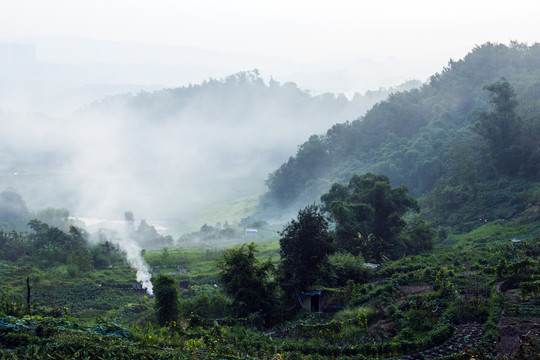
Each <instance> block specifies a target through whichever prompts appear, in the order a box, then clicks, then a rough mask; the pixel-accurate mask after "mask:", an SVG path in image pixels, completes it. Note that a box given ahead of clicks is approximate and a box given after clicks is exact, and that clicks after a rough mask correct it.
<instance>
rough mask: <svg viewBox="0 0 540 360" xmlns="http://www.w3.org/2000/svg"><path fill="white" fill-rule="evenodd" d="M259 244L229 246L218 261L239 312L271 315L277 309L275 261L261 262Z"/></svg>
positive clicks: (219, 276) (223, 282) (222, 277)
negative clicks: (271, 277) (233, 247)
mask: <svg viewBox="0 0 540 360" xmlns="http://www.w3.org/2000/svg"><path fill="white" fill-rule="evenodd" d="M256 252H257V246H256V245H255V243H251V244H243V245H242V246H241V247H239V248H235V249H228V250H227V251H225V253H223V255H222V256H221V257H220V258H219V259H218V260H217V266H218V268H219V274H218V278H219V281H220V283H221V284H222V286H223V287H224V289H225V292H226V293H227V294H229V295H230V296H231V297H232V299H233V306H234V308H235V312H236V314H238V315H240V316H245V315H248V314H251V313H256V312H261V313H262V314H263V315H264V316H265V317H270V316H271V315H272V314H271V310H272V309H273V308H275V295H274V288H275V285H274V283H273V282H272V281H270V279H269V277H270V272H271V271H272V270H273V264H272V263H271V261H270V260H268V261H266V262H263V263H261V262H259V260H258V259H257V258H256V257H255V253H256Z"/></svg>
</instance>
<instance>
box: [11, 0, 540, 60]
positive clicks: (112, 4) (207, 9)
mask: <svg viewBox="0 0 540 360" xmlns="http://www.w3.org/2000/svg"><path fill="white" fill-rule="evenodd" d="M2 2H3V4H2V11H1V12H0V37H13V36H73V37H84V38H91V39H96V40H115V41H130V42H141V43H148V44H161V45H170V46H194V47H198V48H203V49H209V50H220V51H234V52H241V53H254V54H258V55H272V56H276V55H278V56H284V57H291V58H294V59H296V60H302V61H310V60H315V59H320V58H325V57H333V56H339V55H341V54H349V55H355V56H367V57H373V58H377V57H378V58H381V57H388V56H392V57H409V58H413V59H414V58H422V57H432V58H439V59H441V61H442V62H443V65H444V64H445V63H446V62H447V60H448V59H449V58H453V59H459V58H462V57H463V56H464V55H465V54H466V53H467V52H468V51H470V49H472V47H474V46H475V45H477V44H482V43H485V42H487V41H492V42H502V43H508V42H509V41H510V40H518V41H521V42H528V43H532V42H536V41H538V40H539V39H540V26H538V14H539V13H540V2H539V1H537V0H513V1H507V0H505V1H499V0H496V1H493V0H489V1H484V0H481V1H470V0H467V1H464V0H457V1H455V0H454V1H436V0H408V1H403V0H378V1H359V0H332V1H328V0H272V1H253V0H229V1H222V0H198V1H183V0H153V1H148V0H129V1H127V0H115V1H110V0H92V1H73V0H40V1H35V0H17V1H6V0H4V1H2Z"/></svg>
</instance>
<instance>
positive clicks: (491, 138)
mask: <svg viewBox="0 0 540 360" xmlns="http://www.w3.org/2000/svg"><path fill="white" fill-rule="evenodd" d="M484 89H485V90H489V91H490V92H491V98H490V103H491V105H493V107H494V110H493V111H492V112H489V113H488V112H485V111H481V112H478V113H477V115H476V116H477V117H478V121H477V122H476V123H474V126H473V130H474V131H475V132H476V133H478V134H479V135H480V136H482V137H483V138H484V139H485V140H486V142H487V144H488V147H489V149H490V155H491V157H492V158H493V159H494V161H495V167H496V168H497V169H498V170H499V171H501V172H503V173H506V174H515V173H516V172H517V171H518V170H519V165H520V164H521V162H522V161H523V160H524V159H523V156H522V155H523V154H521V153H520V151H519V150H520V149H519V143H520V140H521V131H522V125H521V119H520V118H519V116H518V115H517V114H516V107H517V104H518V103H517V100H516V94H515V92H514V89H513V88H512V86H511V85H510V83H508V81H507V80H506V79H505V78H502V79H501V80H499V81H497V82H495V83H493V84H490V85H486V86H484Z"/></svg>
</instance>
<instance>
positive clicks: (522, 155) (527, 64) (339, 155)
mask: <svg viewBox="0 0 540 360" xmlns="http://www.w3.org/2000/svg"><path fill="white" fill-rule="evenodd" d="M539 47H540V44H533V45H531V46H527V45H524V44H515V43H512V44H510V45H508V46H507V45H503V44H493V43H487V44H484V45H481V46H477V47H476V48H474V49H473V50H472V51H471V52H470V53H469V54H467V56H465V58H464V59H462V60H459V61H450V62H449V64H448V66H447V67H445V68H444V69H443V70H442V71H441V72H440V73H438V74H435V75H434V76H432V77H431V79H430V82H429V83H428V84H426V85H424V86H423V87H421V88H420V89H415V90H411V91H406V92H400V93H394V94H393V95H391V96H389V97H388V99H387V100H385V101H382V102H380V103H378V104H377V105H375V106H374V107H373V108H372V109H371V110H369V111H368V112H367V113H366V115H365V116H364V117H362V118H360V119H358V120H355V121H352V122H346V123H342V124H336V125H334V126H333V127H332V128H331V129H329V130H328V131H327V132H326V133H325V134H323V135H319V136H318V137H312V138H310V139H309V140H308V141H307V142H306V143H305V144H304V145H305V146H306V148H309V149H312V148H313V149H315V148H317V147H315V146H313V147H312V146H311V145H315V143H317V144H322V146H323V149H320V148H317V149H318V150H317V152H319V153H321V154H323V153H324V155H322V156H321V159H322V160H321V165H320V166H322V167H323V168H324V171H321V172H320V173H318V172H317V169H319V167H317V166H314V167H313V168H312V169H313V172H312V173H310V171H309V170H311V169H310V168H309V165H308V164H311V163H312V160H311V157H304V156H300V155H301V154H300V152H299V153H297V155H296V156H295V157H291V158H290V159H289V160H288V162H287V163H285V164H283V165H282V166H281V167H280V168H279V169H278V170H276V171H275V172H274V173H272V174H271V175H270V176H269V178H268V181H267V184H268V189H269V196H268V197H267V200H268V201H267V203H265V204H266V205H267V206H271V205H272V201H271V199H274V200H275V202H277V203H278V204H281V205H287V206H290V208H294V207H296V208H299V207H302V206H304V205H305V204H306V203H309V202H311V201H314V200H315V199H317V198H318V197H319V196H320V194H321V193H323V192H324V191H326V189H327V186H328V184H331V183H335V182H338V183H341V184H343V183H346V182H347V181H348V180H349V179H350V178H351V176H352V175H353V174H355V173H356V174H362V173H368V172H371V173H382V174H386V175H387V176H388V178H389V179H390V182H391V184H405V185H406V186H407V188H408V189H410V191H411V194H412V195H414V196H416V197H421V196H426V195H427V197H428V199H427V201H425V202H424V203H423V205H424V207H426V206H427V207H428V209H426V210H425V211H424V216H427V217H428V219H429V221H430V222H431V223H433V224H435V225H444V226H452V227H456V228H457V229H459V230H460V231H469V230H471V229H473V228H474V227H477V226H479V225H481V224H480V223H479V222H478V221H476V222H474V221H475V218H477V219H478V217H479V215H481V216H482V218H489V219H493V218H495V217H494V216H496V217H499V218H500V217H501V216H503V215H504V216H505V218H509V217H512V216H514V215H516V214H519V213H520V212H523V211H525V210H526V208H527V206H530V204H529V200H527V198H526V196H525V193H526V192H527V191H529V190H530V188H529V183H532V182H534V181H535V179H537V178H538V173H539V171H540V167H539V165H538V164H540V150H539V149H540V147H539V140H538V139H540V122H539V121H538V119H540V116H538V114H540V107H539V106H538V100H539V99H540V91H539V90H538V89H539V85H538V78H539V71H538V68H537V67H535V66H537V64H538V63H539V61H540V60H539V59H540V53H539V51H538V49H539ZM535 64H536V65H535ZM501 78H504V79H507V80H504V79H503V80H501ZM486 84H488V85H486ZM486 90H487V91H486ZM488 93H491V94H492V95H491V96H489V94H488ZM492 107H493V108H492ZM475 124H476V125H475ZM473 130H475V131H476V132H474V131H473ZM323 150H324V151H323ZM304 159H305V163H304ZM510 175H511V179H510V180H509V181H508V180H506V179H504V177H505V176H510ZM440 179H441V180H440ZM438 180H439V182H438V183H437V181H438ZM500 180H502V181H503V182H507V183H508V182H510V183H513V182H515V188H514V185H513V184H510V188H511V189H508V187H505V185H504V184H499V183H498V182H499V181H500ZM524 182H525V183H527V185H526V186H525V190H524V187H523V183H524ZM518 184H519V185H518ZM278 185H279V186H278ZM519 186H520V187H521V188H519ZM518 189H519V190H518ZM494 195H495V196H494ZM349 204H350V202H349ZM337 205H338V204H336V206H337ZM341 205H343V204H341ZM361 210H362V209H353V208H351V207H350V206H349V207H346V206H339V208H336V209H334V212H335V213H336V214H338V213H339V215H340V216H341V217H342V218H347V217H348V216H350V215H351V213H354V211H361ZM364 217H365V218H368V217H369V214H368V213H367V214H365V215H364ZM477 219H476V220H477ZM358 225H360V224H357V226H358ZM336 230H337V231H344V232H351V233H353V230H352V229H349V228H348V227H346V226H344V227H342V228H340V229H336ZM357 231H358V230H357ZM352 239H353V238H352V237H349V241H352ZM345 245H346V246H349V245H347V244H345ZM364 256H367V254H364Z"/></svg>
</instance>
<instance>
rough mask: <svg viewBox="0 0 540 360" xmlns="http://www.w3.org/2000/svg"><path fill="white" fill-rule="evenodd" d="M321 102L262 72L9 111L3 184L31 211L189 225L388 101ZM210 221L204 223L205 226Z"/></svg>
mask: <svg viewBox="0 0 540 360" xmlns="http://www.w3.org/2000/svg"><path fill="white" fill-rule="evenodd" d="M377 94H378V95H379V96H374V94H373V93H370V96H365V97H364V96H356V97H355V98H354V99H352V100H349V99H347V98H346V97H344V96H335V95H332V94H324V95H319V96H312V95H310V94H309V93H308V92H306V91H303V90H301V89H299V88H298V87H297V86H296V84H293V83H285V84H281V83H278V82H277V81H274V80H271V81H270V82H268V83H267V82H265V81H264V80H263V79H262V78H261V77H260V76H259V73H258V72H257V71H256V70H255V71H251V72H243V73H238V74H235V75H231V76H229V77H227V78H225V79H221V80H212V79H211V80H209V81H206V82H204V83H202V84H200V85H190V86H188V87H181V88H174V89H164V90H160V91H155V92H139V93H137V94H125V95H117V96H111V97H107V98H104V99H103V100H101V101H99V102H95V103H93V104H90V105H88V106H85V107H84V108H81V109H80V110H79V111H78V112H76V113H75V114H74V115H73V116H71V117H70V118H68V119H55V118H51V117H47V116H45V115H37V114H35V113H34V114H23V115H21V114H14V113H7V112H0V123H1V124H2V128H3V129H5V130H4V131H5V132H4V134H5V135H7V136H8V141H6V142H4V143H3V144H2V145H0V171H1V177H0V186H1V187H2V188H10V189H13V190H15V191H17V192H19V193H20V194H21V195H22V196H23V197H24V199H25V200H26V201H27V203H28V204H29V207H30V208H34V209H36V208H44V207H56V208H67V209H69V210H70V213H71V214H72V215H74V216H81V217H99V218H110V219H114V218H118V216H117V214H122V213H123V212H124V211H125V210H130V211H134V212H135V213H137V214H138V216H139V217H140V218H144V219H149V218H152V219H179V220H178V221H180V222H181V221H182V218H183V217H189V216H191V214H193V213H194V212H197V211H200V210H201V209H203V208H205V207H208V206H211V205H215V204H218V203H222V202H225V201H230V200H233V199H239V198H242V197H248V196H252V195H255V194H260V193H263V192H264V191H265V190H266V189H265V185H264V181H265V179H266V177H267V175H268V173H270V172H272V171H274V170H275V169H276V168H277V167H278V166H279V165H280V164H281V163H283V162H284V161H286V160H287V158H288V157H289V156H290V155H292V154H294V153H295V152H296V147H297V145H298V144H301V143H302V142H303V141H305V139H307V138H308V137H309V135H310V134H314V133H321V132H323V131H325V130H326V129H327V128H328V127H330V126H331V125H332V124H334V123H337V122H343V121H346V120H353V119H356V118H358V117H359V116H361V115H362V114H363V113H364V112H365V111H366V110H367V109H368V108H369V107H370V106H372V105H373V103H375V102H377V101H380V100H381V99H382V98H384V97H385V96H386V95H387V94H388V91H381V92H379V93H377ZM202 221H203V220H202Z"/></svg>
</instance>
